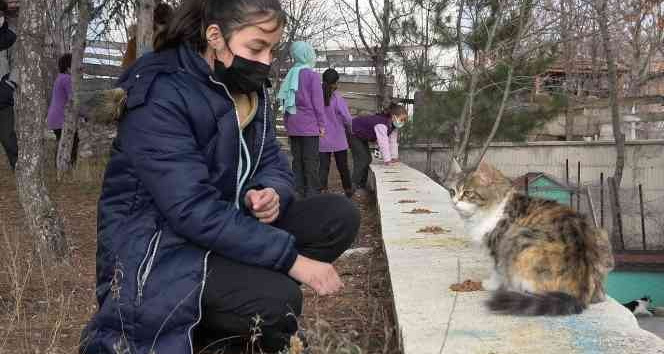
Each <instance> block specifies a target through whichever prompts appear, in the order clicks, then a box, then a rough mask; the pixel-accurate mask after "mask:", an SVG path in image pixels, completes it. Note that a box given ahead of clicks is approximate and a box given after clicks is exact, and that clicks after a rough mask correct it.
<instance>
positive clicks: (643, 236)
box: [639, 184, 648, 251]
mask: <svg viewBox="0 0 664 354" xmlns="http://www.w3.org/2000/svg"><path fill="white" fill-rule="evenodd" d="M639 205H640V207H641V237H642V238H643V250H644V251H645V250H646V249H648V244H647V243H646V219H645V213H644V212H643V186H642V185H641V184H639Z"/></svg>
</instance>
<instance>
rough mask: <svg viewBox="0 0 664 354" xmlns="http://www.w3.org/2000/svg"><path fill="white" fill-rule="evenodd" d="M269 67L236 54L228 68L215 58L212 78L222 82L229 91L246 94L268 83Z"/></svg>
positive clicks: (256, 90)
mask: <svg viewBox="0 0 664 354" xmlns="http://www.w3.org/2000/svg"><path fill="white" fill-rule="evenodd" d="M270 68H271V67H270V65H265V64H263V63H261V62H258V61H253V60H249V59H245V58H243V57H241V56H238V55H236V56H235V57H234V58H233V63H231V66H230V67H228V68H227V67H226V65H224V63H223V62H221V61H219V60H216V59H215V61H214V78H215V79H216V80H218V81H220V82H222V83H224V84H225V85H226V86H227V87H228V90H230V91H231V92H239V93H244V94H248V93H251V92H258V91H259V90H261V89H262V88H263V84H268V83H269V82H268V77H269V76H270Z"/></svg>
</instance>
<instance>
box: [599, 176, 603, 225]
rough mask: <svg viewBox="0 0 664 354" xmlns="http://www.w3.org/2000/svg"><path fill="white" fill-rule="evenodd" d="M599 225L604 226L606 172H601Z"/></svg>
mask: <svg viewBox="0 0 664 354" xmlns="http://www.w3.org/2000/svg"><path fill="white" fill-rule="evenodd" d="M599 225H600V227H602V228H603V227H604V172H602V173H600V174H599Z"/></svg>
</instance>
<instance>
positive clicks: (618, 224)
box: [607, 177, 625, 250]
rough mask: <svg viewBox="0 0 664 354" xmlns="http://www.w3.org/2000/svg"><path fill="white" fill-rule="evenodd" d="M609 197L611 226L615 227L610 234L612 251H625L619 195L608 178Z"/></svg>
mask: <svg viewBox="0 0 664 354" xmlns="http://www.w3.org/2000/svg"><path fill="white" fill-rule="evenodd" d="M607 182H608V183H609V196H610V198H611V213H612V215H613V225H614V226H615V227H614V228H613V230H612V232H611V236H612V237H611V239H612V243H613V249H614V250H624V249H625V239H624V238H623V225H622V212H621V209H620V195H619V194H618V192H619V190H618V186H617V184H616V180H615V178H613V177H609V178H608V180H607Z"/></svg>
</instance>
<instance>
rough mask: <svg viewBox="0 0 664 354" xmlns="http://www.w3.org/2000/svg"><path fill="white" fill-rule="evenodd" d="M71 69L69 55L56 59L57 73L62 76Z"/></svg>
mask: <svg viewBox="0 0 664 354" xmlns="http://www.w3.org/2000/svg"><path fill="white" fill-rule="evenodd" d="M69 69H71V53H65V54H64V55H62V56H61V57H60V58H59V59H58V71H59V72H60V74H64V73H66V72H67V70H69Z"/></svg>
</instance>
